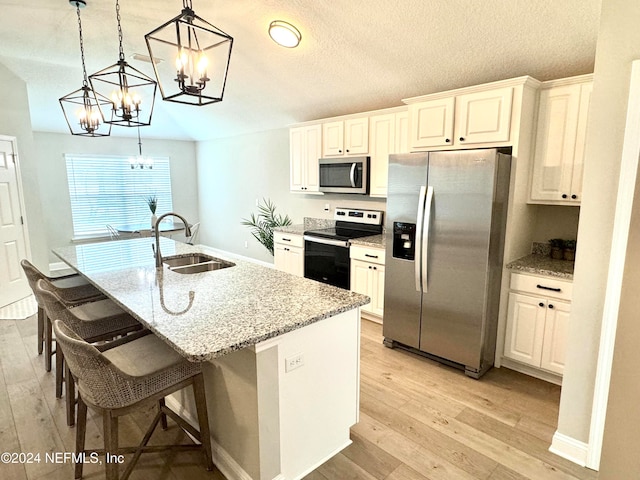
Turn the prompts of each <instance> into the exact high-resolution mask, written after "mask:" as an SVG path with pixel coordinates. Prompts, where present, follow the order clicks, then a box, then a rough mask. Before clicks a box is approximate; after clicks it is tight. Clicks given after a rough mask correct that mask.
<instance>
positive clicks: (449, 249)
mask: <svg viewBox="0 0 640 480" xmlns="http://www.w3.org/2000/svg"><path fill="white" fill-rule="evenodd" d="M496 160H497V152H496V150H494V149H487V150H467V151H455V152H435V153H434V152H431V153H430V154H429V180H428V188H430V189H432V192H433V197H432V199H431V205H430V211H428V212H426V213H425V218H429V217H430V222H429V224H428V225H425V234H424V242H423V246H424V247H425V248H424V249H423V251H422V252H421V255H422V258H421V261H423V262H425V263H426V270H427V271H426V272H424V275H425V279H426V284H427V285H426V286H427V288H426V289H425V293H424V296H423V299H422V328H421V331H420V345H419V347H418V348H419V349H420V350H422V351H425V352H428V353H430V354H433V355H437V356H439V357H442V358H445V359H447V360H451V361H453V362H456V363H460V364H462V365H465V366H466V367H467V368H471V369H479V368H480V363H481V358H482V347H483V326H484V321H485V316H486V311H487V305H486V302H487V289H488V271H489V251H490V248H489V247H490V237H491V225H492V210H493V207H494V188H495V179H496ZM429 213H430V215H428V214H429ZM427 246H428V247H427ZM390 281H391V282H393V281H394V279H390ZM385 322H386V317H385Z"/></svg>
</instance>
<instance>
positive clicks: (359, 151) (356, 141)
mask: <svg viewBox="0 0 640 480" xmlns="http://www.w3.org/2000/svg"><path fill="white" fill-rule="evenodd" d="M344 150H345V154H347V155H364V154H366V153H368V152H369V118H368V117H365V118H355V119H352V120H346V121H345V122H344Z"/></svg>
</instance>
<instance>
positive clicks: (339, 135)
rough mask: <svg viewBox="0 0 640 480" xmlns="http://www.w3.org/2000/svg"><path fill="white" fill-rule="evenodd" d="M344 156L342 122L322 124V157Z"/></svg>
mask: <svg viewBox="0 0 640 480" xmlns="http://www.w3.org/2000/svg"><path fill="white" fill-rule="evenodd" d="M340 155H344V122H343V121H338V122H327V123H323V124H322V156H323V157H331V156H340Z"/></svg>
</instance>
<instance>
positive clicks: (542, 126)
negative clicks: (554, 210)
mask: <svg viewBox="0 0 640 480" xmlns="http://www.w3.org/2000/svg"><path fill="white" fill-rule="evenodd" d="M592 87H593V84H592V82H591V75H581V76H580V77H572V78H570V79H564V80H560V81H558V80H556V81H553V82H546V83H545V84H543V86H542V90H541V91H540V102H539V107H538V123H537V130H536V140H535V153H534V159H533V169H532V173H531V192H530V203H543V204H556V205H579V204H580V201H581V197H582V170H583V163H584V146H585V142H586V131H587V118H588V114H589V103H590V101H591V91H592Z"/></svg>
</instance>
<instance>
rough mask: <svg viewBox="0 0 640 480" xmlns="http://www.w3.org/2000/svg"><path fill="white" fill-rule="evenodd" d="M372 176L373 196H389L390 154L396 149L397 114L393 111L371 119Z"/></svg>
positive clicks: (370, 186) (370, 185)
mask: <svg viewBox="0 0 640 480" xmlns="http://www.w3.org/2000/svg"><path fill="white" fill-rule="evenodd" d="M369 124H370V128H369V130H370V132H371V142H370V143H371V148H370V149H369V150H370V152H369V153H370V156H371V176H370V178H369V192H370V195H371V196H373V197H386V196H387V179H388V171H387V170H388V167H389V154H390V153H394V149H395V137H396V135H395V130H396V116H395V115H394V114H393V113H390V114H386V115H376V116H373V117H371V119H370V123H369Z"/></svg>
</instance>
